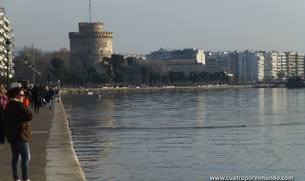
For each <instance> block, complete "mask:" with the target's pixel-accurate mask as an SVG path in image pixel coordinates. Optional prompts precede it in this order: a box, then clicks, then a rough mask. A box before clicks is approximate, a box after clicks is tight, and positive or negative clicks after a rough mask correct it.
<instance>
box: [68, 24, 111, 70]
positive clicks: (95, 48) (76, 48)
mask: <svg viewBox="0 0 305 181" xmlns="http://www.w3.org/2000/svg"><path fill="white" fill-rule="evenodd" d="M78 27H79V32H70V33H69V38H70V66H71V67H70V68H71V71H78V72H80V73H86V72H87V70H88V69H89V68H91V67H93V68H95V69H96V71H97V72H104V71H105V67H104V65H105V62H104V60H103V58H104V57H111V55H112V53H113V48H112V39H113V33H112V32H104V25H103V23H78Z"/></svg>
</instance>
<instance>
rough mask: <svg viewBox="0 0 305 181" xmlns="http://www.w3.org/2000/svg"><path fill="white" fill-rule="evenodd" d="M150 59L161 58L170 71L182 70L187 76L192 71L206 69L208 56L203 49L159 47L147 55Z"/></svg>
mask: <svg viewBox="0 0 305 181" xmlns="http://www.w3.org/2000/svg"><path fill="white" fill-rule="evenodd" d="M146 58H147V60H148V61H154V60H161V61H163V62H164V63H165V64H166V66H167V69H168V70H169V71H175V72H179V71H182V72H184V74H185V75H186V76H189V74H190V73H191V72H198V73H199V72H202V71H205V70H206V65H205V64H206V58H205V53H204V50H202V49H194V48H191V49H181V50H172V49H162V48H161V49H159V50H158V51H155V52H151V53H150V54H148V55H146Z"/></svg>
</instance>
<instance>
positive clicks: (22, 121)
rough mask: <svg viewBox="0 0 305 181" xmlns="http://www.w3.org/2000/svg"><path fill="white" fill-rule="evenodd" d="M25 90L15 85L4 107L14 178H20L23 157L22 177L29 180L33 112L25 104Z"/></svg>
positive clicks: (26, 180)
mask: <svg viewBox="0 0 305 181" xmlns="http://www.w3.org/2000/svg"><path fill="white" fill-rule="evenodd" d="M24 96H25V95H24V91H23V89H22V88H21V87H15V88H13V89H10V90H9V92H8V97H9V102H8V103H7V104H6V107H5V109H4V118H3V119H4V122H5V125H6V138H7V142H9V143H10V145H11V151H12V171H13V177H14V180H19V176H18V169H19V160H20V157H21V159H22V163H21V169H22V179H23V180H25V181H28V180H29V175H28V170H29V161H30V158H31V156H30V147H29V143H28V142H31V141H32V138H31V126H30V121H31V120H32V119H33V114H32V112H31V111H30V110H29V109H28V108H27V107H26V106H25V105H24V103H23V99H24Z"/></svg>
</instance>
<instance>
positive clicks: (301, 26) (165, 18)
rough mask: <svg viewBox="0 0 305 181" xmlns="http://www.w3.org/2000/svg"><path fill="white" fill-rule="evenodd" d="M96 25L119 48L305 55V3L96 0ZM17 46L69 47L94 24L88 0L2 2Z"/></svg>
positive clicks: (138, 51)
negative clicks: (83, 27) (82, 28)
mask: <svg viewBox="0 0 305 181" xmlns="http://www.w3.org/2000/svg"><path fill="white" fill-rule="evenodd" d="M91 5H92V8H91V9H92V10H91V14H92V22H103V23H104V31H108V32H113V34H114V38H113V50H114V51H115V52H117V53H131V54H147V53H150V52H152V51H156V50H158V49H159V48H171V49H182V48H198V49H204V50H205V51H226V50H228V51H230V50H232V51H233V50H240V51H243V50H246V49H252V50H276V51H298V52H299V53H305V16H304V7H305V0H91ZM0 6H1V7H4V8H5V12H6V14H7V17H8V19H9V21H10V23H11V26H12V28H13V29H14V35H15V46H16V47H23V46H24V45H27V46H31V44H32V43H33V44H34V45H35V47H36V48H40V49H42V50H46V51H47V50H51V51H52V50H59V49H60V48H63V47H64V48H67V49H70V48H69V46H70V45H69V44H70V40H69V32H77V31H78V23H79V22H88V21H89V0H1V2H0Z"/></svg>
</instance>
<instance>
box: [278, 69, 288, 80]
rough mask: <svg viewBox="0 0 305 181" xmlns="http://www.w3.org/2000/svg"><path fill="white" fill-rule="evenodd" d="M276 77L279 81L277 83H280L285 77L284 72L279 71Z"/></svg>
mask: <svg viewBox="0 0 305 181" xmlns="http://www.w3.org/2000/svg"><path fill="white" fill-rule="evenodd" d="M277 77H278V80H279V81H282V80H283V78H285V77H286V73H285V71H280V72H279V73H278V74H277Z"/></svg>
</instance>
